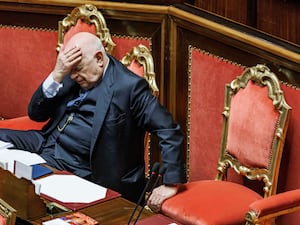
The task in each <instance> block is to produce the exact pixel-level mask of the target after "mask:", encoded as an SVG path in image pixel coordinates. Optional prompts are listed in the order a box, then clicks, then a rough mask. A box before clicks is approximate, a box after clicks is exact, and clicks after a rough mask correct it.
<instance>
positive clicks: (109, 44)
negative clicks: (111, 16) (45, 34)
mask: <svg viewBox="0 0 300 225" xmlns="http://www.w3.org/2000/svg"><path fill="white" fill-rule="evenodd" d="M80 19H81V20H83V21H84V22H85V23H87V24H94V25H95V28H96V36H98V37H99V38H100V40H101V41H102V43H103V46H104V47H105V50H106V52H107V53H109V54H111V53H112V51H113V48H114V47H115V45H116V44H115V43H114V42H113V40H112V39H111V35H110V32H109V29H108V28H107V25H106V21H105V19H104V17H103V15H102V13H101V12H100V11H98V9H97V7H96V6H94V5H90V4H85V5H81V6H78V7H76V8H74V9H73V10H72V12H71V13H70V14H68V16H67V17H65V18H64V19H63V20H62V21H59V23H58V44H57V51H59V50H60V48H61V45H62V44H63V42H64V35H65V34H66V33H67V32H68V30H70V28H71V27H73V26H75V25H76V24H77V21H78V20H80Z"/></svg>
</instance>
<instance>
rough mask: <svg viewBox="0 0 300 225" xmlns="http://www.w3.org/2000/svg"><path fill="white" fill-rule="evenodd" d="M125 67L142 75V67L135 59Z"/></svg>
mask: <svg viewBox="0 0 300 225" xmlns="http://www.w3.org/2000/svg"><path fill="white" fill-rule="evenodd" d="M127 68H128V69H129V70H131V71H132V72H134V73H136V74H137V75H139V76H141V77H144V68H143V67H142V66H140V65H139V64H138V62H137V61H136V60H133V61H132V62H131V64H130V65H129V66H128V67H127Z"/></svg>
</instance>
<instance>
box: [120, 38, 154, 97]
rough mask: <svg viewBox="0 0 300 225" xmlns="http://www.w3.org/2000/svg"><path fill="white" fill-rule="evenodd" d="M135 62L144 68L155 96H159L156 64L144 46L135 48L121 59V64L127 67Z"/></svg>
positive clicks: (145, 75)
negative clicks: (155, 70)
mask: <svg viewBox="0 0 300 225" xmlns="http://www.w3.org/2000/svg"><path fill="white" fill-rule="evenodd" d="M134 60H136V62H137V63H139V64H140V65H141V66H142V67H143V68H144V77H145V79H146V80H147V81H148V83H149V85H150V87H151V90H152V93H153V95H155V96H158V92H159V91H158V87H157V85H156V81H155V72H154V62H153V58H152V55H151V53H150V51H149V49H148V48H147V47H146V46H144V45H142V44H140V45H138V46H136V47H133V48H132V49H131V51H130V52H128V53H127V54H126V55H125V56H124V57H123V58H122V59H121V62H122V63H123V64H124V65H125V66H129V65H130V64H131V63H132V62H133V61H134Z"/></svg>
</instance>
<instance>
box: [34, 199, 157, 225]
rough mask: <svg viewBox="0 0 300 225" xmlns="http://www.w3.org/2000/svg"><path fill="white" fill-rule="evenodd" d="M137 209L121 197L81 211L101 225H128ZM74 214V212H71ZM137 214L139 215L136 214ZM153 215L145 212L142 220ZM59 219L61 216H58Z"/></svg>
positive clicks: (37, 223)
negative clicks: (134, 210)
mask: <svg viewBox="0 0 300 225" xmlns="http://www.w3.org/2000/svg"><path fill="white" fill-rule="evenodd" d="M134 207H135V204H134V203H132V202H130V201H128V200H126V199H124V198H121V197H118V198H115V199H112V200H109V201H106V202H102V203H99V204H97V205H93V206H90V207H88V208H85V209H82V210H79V212H82V213H84V214H86V215H88V216H90V217H92V218H93V219H95V220H97V221H98V222H99V225H100V224H101V225H112V224H113V225H125V224H127V222H128V220H129V218H130V216H131V213H132V211H133V209H134ZM71 213H72V212H71ZM136 214H137V213H136ZM61 215H62V214H60V216H61ZM151 215H153V213H152V212H150V211H148V210H145V209H144V211H143V213H142V215H141V218H140V219H142V218H146V217H149V216H151ZM58 217H59V216H58ZM52 218H54V217H51V216H46V217H43V218H40V219H37V220H34V221H31V223H32V224H34V225H39V224H41V223H42V222H43V221H46V220H50V219H52Z"/></svg>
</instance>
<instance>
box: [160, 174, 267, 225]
mask: <svg viewBox="0 0 300 225" xmlns="http://www.w3.org/2000/svg"><path fill="white" fill-rule="evenodd" d="M184 188H185V190H183V191H182V192H180V193H179V194H178V195H177V196H175V197H173V198H171V199H170V200H168V201H167V202H165V203H164V204H163V208H162V211H163V212H164V214H165V215H167V216H169V217H171V218H176V220H177V221H178V222H181V223H183V224H187V225H188V224H191V225H212V224H213V225H228V224H230V225H236V224H241V219H242V221H244V217H245V212H247V211H248V210H249V205H250V204H251V203H252V202H254V201H256V200H259V199H261V198H262V196H260V195H259V194H258V193H256V192H255V191H252V190H251V189H248V188H246V187H244V186H242V185H238V184H236V183H232V182H223V181H215V180H207V181H196V182H191V183H188V184H186V185H184ZM232 193H234V194H232ZM178 206H181V207H178Z"/></svg>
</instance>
